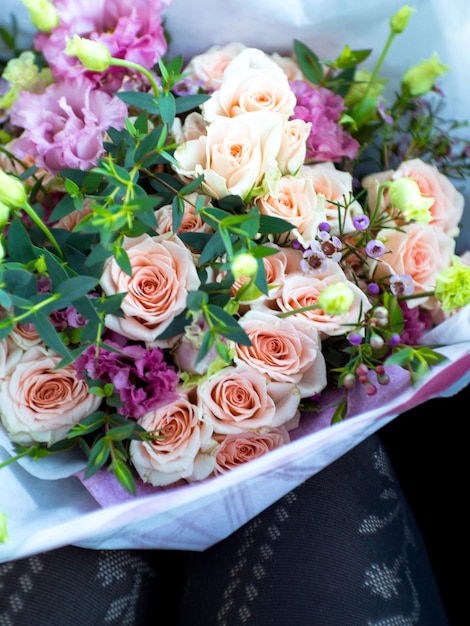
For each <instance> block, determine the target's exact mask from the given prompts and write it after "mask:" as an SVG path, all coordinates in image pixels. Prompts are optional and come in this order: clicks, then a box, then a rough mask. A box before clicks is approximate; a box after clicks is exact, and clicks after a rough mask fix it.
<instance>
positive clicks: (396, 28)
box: [390, 4, 415, 35]
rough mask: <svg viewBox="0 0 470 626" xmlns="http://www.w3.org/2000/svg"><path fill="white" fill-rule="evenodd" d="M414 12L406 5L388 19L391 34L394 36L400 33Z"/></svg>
mask: <svg viewBox="0 0 470 626" xmlns="http://www.w3.org/2000/svg"><path fill="white" fill-rule="evenodd" d="M414 12H415V9H413V7H410V6H408V5H407V4H405V6H403V7H402V8H401V9H398V11H397V12H396V13H395V15H393V16H392V17H391V18H390V29H391V31H392V33H395V34H396V35H399V34H400V33H402V32H403V31H404V30H405V28H406V27H407V26H408V22H409V19H410V17H411V16H412V15H413V13H414Z"/></svg>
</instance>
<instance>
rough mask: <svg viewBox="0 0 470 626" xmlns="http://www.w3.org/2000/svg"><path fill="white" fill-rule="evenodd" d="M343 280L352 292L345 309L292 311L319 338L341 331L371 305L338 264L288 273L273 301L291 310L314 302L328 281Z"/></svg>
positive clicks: (353, 323) (360, 319)
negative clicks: (336, 311)
mask: <svg viewBox="0 0 470 626" xmlns="http://www.w3.org/2000/svg"><path fill="white" fill-rule="evenodd" d="M338 281H343V282H345V283H346V284H347V285H348V287H349V288H350V289H351V291H352V292H353V294H354V299H353V302H352V304H351V306H350V308H349V311H348V312H347V313H343V314H342V315H327V314H326V313H325V312H324V311H323V310H322V309H312V310H308V311H302V312H300V313H295V314H293V315H294V316H299V317H301V318H304V319H306V320H309V322H310V323H312V324H313V326H314V327H315V328H316V329H317V331H318V333H319V334H320V338H321V339H324V338H326V337H331V336H337V335H344V334H346V333H348V332H350V330H351V327H352V326H354V325H356V324H358V323H360V322H361V321H362V320H363V318H364V315H365V313H366V312H367V311H368V310H369V309H370V308H371V304H370V302H369V300H368V298H367V296H366V294H365V293H364V292H363V291H362V289H360V288H359V287H358V286H357V285H355V284H354V283H352V282H351V281H349V280H348V279H347V277H346V275H345V273H344V272H343V270H342V269H341V267H340V266H339V265H338V264H337V263H334V262H333V261H329V262H328V265H327V270H326V272H324V273H312V274H310V273H309V274H305V273H303V272H301V271H299V272H292V273H289V274H288V275H287V277H286V279H285V281H284V287H283V289H282V292H281V294H280V295H279V296H278V297H277V298H276V300H275V301H274V303H272V304H275V306H276V307H277V308H278V310H280V311H293V310H296V309H299V308H302V307H309V306H312V305H317V304H318V296H319V295H320V293H321V292H322V291H323V289H325V287H327V286H328V285H332V284H334V283H337V282H338Z"/></svg>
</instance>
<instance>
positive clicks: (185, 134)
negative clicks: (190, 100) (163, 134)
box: [172, 111, 208, 144]
mask: <svg viewBox="0 0 470 626" xmlns="http://www.w3.org/2000/svg"><path fill="white" fill-rule="evenodd" d="M207 126H208V124H207V122H205V121H204V119H203V117H202V115H201V114H200V113H197V112H196V111H192V112H191V113H189V115H187V116H186V117H185V119H184V123H183V124H181V120H180V118H179V117H177V118H175V121H174V123H173V127H172V132H173V136H174V138H175V140H176V142H177V143H179V144H181V143H184V142H185V141H191V140H192V139H199V137H201V136H202V135H205V134H206V131H207Z"/></svg>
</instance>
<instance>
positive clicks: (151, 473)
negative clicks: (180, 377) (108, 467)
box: [129, 387, 215, 487]
mask: <svg viewBox="0 0 470 626" xmlns="http://www.w3.org/2000/svg"><path fill="white" fill-rule="evenodd" d="M177 391H178V393H179V397H178V398H177V399H176V400H174V401H173V402H171V403H170V404H167V405H165V406H162V407H160V408H158V409H155V410H154V411H151V412H150V413H147V414H146V415H144V416H143V417H141V418H140V419H139V420H138V422H137V423H138V424H139V425H140V426H142V428H144V429H145V430H146V431H148V432H155V434H157V435H162V437H161V438H157V439H155V440H153V441H139V440H133V441H131V443H130V445H129V455H130V458H131V461H132V464H133V465H134V467H135V469H136V471H137V473H138V474H139V476H140V477H141V479H142V480H143V481H144V482H145V483H150V484H152V485H154V486H155V487H158V486H165V485H170V484H172V483H175V482H177V481H178V480H181V479H185V480H203V479H204V478H206V477H207V476H209V474H210V473H211V472H212V471H213V469H214V466H215V457H214V455H213V454H212V451H213V449H214V447H215V442H213V441H212V440H211V436H212V426H211V424H210V422H209V421H207V420H205V419H204V417H203V413H202V411H201V409H200V408H198V406H197V405H196V404H195V403H194V402H193V398H192V394H191V392H190V391H188V390H185V389H183V388H182V387H181V388H179V389H178V390H177Z"/></svg>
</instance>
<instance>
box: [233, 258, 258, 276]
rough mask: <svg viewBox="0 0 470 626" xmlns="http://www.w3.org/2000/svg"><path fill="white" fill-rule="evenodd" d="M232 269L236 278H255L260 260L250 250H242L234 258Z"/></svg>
mask: <svg viewBox="0 0 470 626" xmlns="http://www.w3.org/2000/svg"><path fill="white" fill-rule="evenodd" d="M231 269H232V274H233V277H234V279H235V280H239V279H240V278H242V276H246V277H247V278H254V277H255V276H256V274H257V272H258V261H257V260H256V259H255V257H254V256H252V255H251V254H250V253H249V252H242V253H241V254H237V256H236V257H235V258H234V259H233V260H232V264H231Z"/></svg>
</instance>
